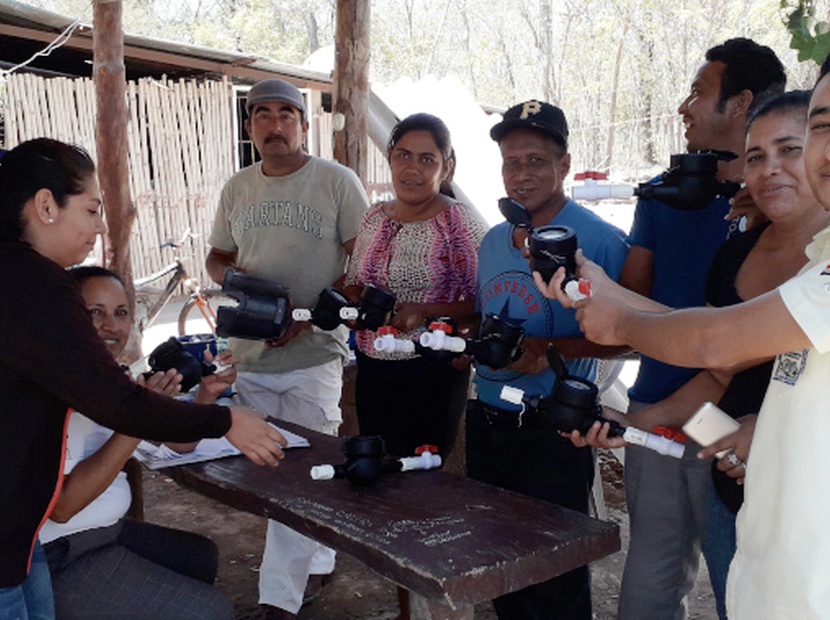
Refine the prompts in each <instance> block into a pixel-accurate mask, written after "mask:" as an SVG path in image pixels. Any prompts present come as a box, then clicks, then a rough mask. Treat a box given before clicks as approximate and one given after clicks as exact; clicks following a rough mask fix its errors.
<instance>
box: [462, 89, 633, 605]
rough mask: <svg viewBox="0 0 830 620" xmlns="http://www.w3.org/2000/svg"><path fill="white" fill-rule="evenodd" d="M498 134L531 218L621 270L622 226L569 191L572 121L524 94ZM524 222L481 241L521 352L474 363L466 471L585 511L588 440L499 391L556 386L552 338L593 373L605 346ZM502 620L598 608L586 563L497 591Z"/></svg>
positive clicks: (543, 390) (516, 194)
mask: <svg viewBox="0 0 830 620" xmlns="http://www.w3.org/2000/svg"><path fill="white" fill-rule="evenodd" d="M490 135H491V137H492V138H493V139H494V140H495V141H496V142H498V143H499V149H500V150H501V155H502V177H503V180H504V187H505V190H506V191H507V195H508V196H509V197H510V198H512V199H514V200H516V201H518V202H520V203H522V204H523V205H524V206H525V207H526V208H527V210H528V212H529V214H530V216H531V219H532V224H533V227H534V228H539V227H541V226H546V225H549V224H556V225H563V226H568V227H570V228H572V229H573V230H574V231H575V232H576V235H577V238H578V240H579V246H580V247H581V248H582V249H583V251H584V253H585V255H586V256H588V257H590V258H591V260H593V261H595V262H597V263H599V264H601V265H602V266H603V267H604V268H605V270H606V272H607V273H608V274H610V275H611V276H612V277H614V278H616V277H617V275H618V274H619V272H620V270H621V269H622V266H623V263H624V262H625V256H626V252H627V250H628V247H627V245H626V243H625V238H624V237H625V236H624V234H623V233H622V231H620V230H618V229H617V228H615V227H614V226H612V225H611V224H609V223H607V222H606V221H604V220H603V219H602V218H600V217H598V216H596V215H595V214H594V213H592V212H591V211H588V210H587V209H584V208H583V207H580V206H579V205H577V204H576V203H574V202H573V201H571V200H568V199H567V198H566V197H565V193H564V190H563V181H564V179H565V177H566V176H567V174H568V171H569V169H570V155H569V154H568V125H567V121H566V119H565V115H564V113H563V112H562V110H560V109H559V108H557V107H555V106H552V105H550V104H548V103H544V102H540V101H527V102H525V103H520V104H518V105H516V106H514V107H512V108H510V109H509V110H507V112H505V114H504V119H503V120H502V122H501V123H499V124H497V125H496V126H494V127H493V129H492V130H491V132H490ZM526 239H527V231H526V230H525V229H523V228H517V227H515V226H513V225H512V224H510V223H508V222H505V223H502V224H499V225H497V226H495V227H493V228H492V229H491V230H490V231H489V232H488V233H487V235H486V236H485V237H484V240H483V242H482V244H481V248H480V250H479V268H478V299H477V301H478V307H479V310H480V311H481V313H482V315H485V314H491V313H495V314H498V315H500V316H501V317H503V318H505V319H510V320H511V321H512V322H517V323H519V324H520V325H521V326H522V328H523V329H524V332H525V342H524V345H523V348H524V353H523V354H522V356H521V357H520V358H519V359H518V360H517V361H516V362H514V363H513V364H511V365H510V366H508V367H507V368H504V369H500V370H496V369H493V368H489V367H487V366H484V365H481V364H479V365H477V366H476V375H475V378H474V382H475V387H476V391H477V399H476V400H473V401H470V404H469V407H468V410H467V427H466V430H467V436H466V445H467V473H468V475H469V476H470V477H471V478H475V479H477V480H481V481H483V482H488V483H490V484H495V485H497V486H500V487H503V488H507V489H511V490H513V491H518V492H520V493H525V494H527V495H530V496H532V497H536V498H539V499H544V500H547V501H550V502H553V503H556V504H559V505H561V506H566V507H568V508H572V509H574V510H579V511H581V512H587V511H588V497H589V489H590V486H591V480H592V476H593V457H592V455H591V452H590V451H589V450H581V449H579V448H575V447H574V446H573V445H572V444H571V442H570V441H568V440H567V439H563V438H562V437H561V436H560V435H559V434H558V433H557V432H556V430H555V428H553V427H552V426H551V425H550V424H549V423H548V422H547V420H546V419H544V417H543V416H542V414H541V413H539V412H537V411H535V410H533V409H532V408H528V409H526V410H525V411H524V412H523V414H522V415H521V416H520V415H519V413H518V412H519V410H520V407H518V406H513V405H511V404H509V403H507V402H505V401H503V400H501V398H500V394H501V390H502V388H503V387H504V386H506V385H509V386H511V387H515V388H519V389H521V390H523V391H524V392H525V394H526V396H542V397H546V396H549V395H550V393H551V391H552V389H553V386H554V383H555V381H556V375H555V374H554V372H553V371H552V370H551V369H550V368H549V366H548V361H547V356H546V352H547V348H548V345H549V344H553V345H554V346H556V347H557V348H558V349H559V351H560V352H561V353H562V354H563V356H564V357H565V359H566V360H567V362H568V372H569V374H571V375H576V376H580V377H585V378H588V379H593V378H594V377H595V375H596V359H595V358H596V357H598V356H600V355H602V354H603V353H607V352H608V348H605V347H599V346H597V345H594V344H592V343H590V342H588V341H587V340H585V338H584V337H583V336H582V333H581V332H580V330H579V325H578V324H577V322H576V320H575V317H574V311H573V310H570V309H565V308H562V306H561V305H559V304H558V303H557V302H555V301H551V300H547V299H545V298H544V297H543V296H542V294H541V293H540V292H539V290H538V289H537V288H536V286H535V284H534V282H533V278H532V276H531V273H530V268H529V266H528V262H527V260H526V259H525V258H524V256H523V255H522V249H523V248H524V245H525V241H526ZM493 603H494V606H495V609H496V612H497V614H498V616H499V618H501V619H502V620H505V619H509V618H522V619H529V620H533V619H542V618H544V619H551V618H563V619H564V618H568V619H585V620H590V618H591V597H590V586H589V575H588V567H587V566H583V567H581V568H578V569H576V570H574V571H571V572H570V573H566V574H565V575H562V576H560V577H557V578H555V579H552V580H550V581H547V582H544V583H541V584H537V585H535V586H531V587H529V588H525V589H523V590H520V591H518V592H514V593H511V594H508V595H506V596H503V597H500V598H498V599H496V600H495V601H494V602H493Z"/></svg>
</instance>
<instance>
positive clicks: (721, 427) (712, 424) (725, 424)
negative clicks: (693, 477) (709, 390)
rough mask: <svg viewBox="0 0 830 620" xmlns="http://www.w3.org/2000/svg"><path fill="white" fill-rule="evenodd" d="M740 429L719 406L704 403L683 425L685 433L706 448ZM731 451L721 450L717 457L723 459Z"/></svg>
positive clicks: (735, 421)
mask: <svg viewBox="0 0 830 620" xmlns="http://www.w3.org/2000/svg"><path fill="white" fill-rule="evenodd" d="M738 427H740V424H739V423H738V421H737V420H734V419H732V418H731V417H729V416H728V415H727V414H726V413H724V412H723V410H722V409H720V408H719V407H718V406H717V405H714V404H712V403H703V405H701V407H700V409H698V410H697V411H696V412H695V414H694V415H693V416H692V417H691V418H689V420H688V421H687V422H686V423H685V424H684V425H683V432H684V433H686V435H687V436H688V437H691V438H692V439H694V440H695V441H696V442H697V443H699V444H700V445H701V446H703V447H704V448H705V447H706V446H709V445H711V444H713V443H715V442H716V441H717V440H718V439H721V438H722V437H726V436H727V435H728V434H730V433H733V432H735V430H737V429H738ZM727 452H729V450H721V451H720V452H718V453H717V454H716V455H715V456H716V457H717V458H719V459H720V458H723V456H724V455H725V454H726V453H727Z"/></svg>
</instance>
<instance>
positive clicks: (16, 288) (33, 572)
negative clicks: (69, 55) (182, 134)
mask: <svg viewBox="0 0 830 620" xmlns="http://www.w3.org/2000/svg"><path fill="white" fill-rule="evenodd" d="M104 231H105V226H104V223H103V219H102V216H101V197H100V192H99V190H98V185H97V182H96V179H95V166H94V164H93V163H92V160H91V159H90V158H89V155H87V153H86V152H85V151H84V150H83V149H81V148H79V147H75V146H71V145H68V144H64V143H62V142H58V141H56V140H50V139H46V138H40V139H37V140H31V141H28V142H24V143H23V144H21V145H19V146H17V147H16V148H14V149H12V150H11V151H9V152H8V153H7V154H6V155H5V156H4V157H3V159H2V162H0V289H2V290H3V291H4V294H3V296H2V297H1V298H0V325H2V326H3V327H2V329H0V386H2V387H3V395H4V397H3V399H2V402H0V454H2V455H3V459H4V467H3V469H2V472H0V514H2V515H3V518H2V519H0V617H22V618H26V617H29V618H50V617H52V615H53V613H54V612H53V604H52V593H51V587H50V584H49V573H48V568H47V566H46V562H45V559H44V555H43V551H42V548H41V547H40V544H39V542H38V540H37V534H38V531H39V530H40V527H41V525H42V524H43V522H44V521H45V519H46V517H47V516H48V515H49V513H50V512H51V510H52V507H53V506H54V503H55V501H56V499H57V497H58V494H59V492H60V488H61V484H62V481H63V474H62V467H63V460H64V454H63V453H64V449H65V429H66V423H67V421H68V419H69V416H68V412H69V410H70V409H78V410H81V411H83V412H84V414H85V415H87V416H88V417H89V418H91V419H93V420H95V421H96V422H98V423H99V424H101V425H103V426H107V427H109V428H113V429H115V430H117V431H119V432H121V433H124V434H127V435H131V436H135V437H144V438H146V439H153V440H160V441H161V440H172V441H193V440H197V439H200V438H202V437H218V436H221V435H226V436H227V438H228V439H229V440H230V441H231V442H232V443H233V444H234V445H236V446H237V447H238V448H239V449H240V450H241V451H242V452H243V453H244V454H245V455H246V456H248V457H249V458H251V459H252V460H253V461H254V462H256V463H259V464H265V463H268V464H271V465H275V464H276V463H277V459H279V458H280V457H281V455H282V450H281V448H280V444H283V445H284V438H283V437H282V436H281V435H280V434H279V432H277V431H276V430H275V429H273V428H272V427H271V426H269V425H268V424H266V423H265V421H264V420H262V419H261V418H260V417H259V416H258V415H256V414H254V413H253V412H251V411H249V410H246V409H244V408H236V407H234V408H230V409H229V408H227V407H221V406H218V405H194V404H190V403H183V402H177V401H175V400H172V399H170V398H169V397H166V396H162V395H159V394H155V393H153V392H151V391H150V390H147V389H145V388H144V387H142V386H140V385H137V384H136V383H134V382H133V381H132V380H130V378H129V377H127V376H126V375H125V374H124V373H123V371H122V370H121V368H120V367H119V365H118V364H117V363H116V362H115V360H114V359H113V357H112V355H111V353H110V352H109V351H108V350H107V348H106V346H105V345H104V343H103V342H102V341H101V339H100V338H98V336H97V334H96V331H95V328H94V327H93V325H92V321H91V320H90V316H89V312H88V311H87V309H86V306H85V304H84V302H83V299H82V297H81V295H80V293H79V292H78V288H77V285H76V284H75V283H74V282H73V281H72V278H71V277H70V276H69V275H68V274H67V273H66V271H65V268H66V267H70V266H72V265H75V264H77V263H80V262H81V261H82V260H83V259H84V258H85V257H86V256H87V254H88V253H89V251H90V250H91V249H92V248H93V246H94V244H95V241H96V238H97V236H98V235H99V234H102V233H104ZM4 614H5V615H4Z"/></svg>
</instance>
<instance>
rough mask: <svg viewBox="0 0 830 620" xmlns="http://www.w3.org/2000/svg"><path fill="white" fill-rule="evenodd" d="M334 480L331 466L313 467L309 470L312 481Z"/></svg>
mask: <svg viewBox="0 0 830 620" xmlns="http://www.w3.org/2000/svg"><path fill="white" fill-rule="evenodd" d="M332 478H334V467H332V466H331V465H315V466H314V467H312V468H311V479H312V480H331V479H332Z"/></svg>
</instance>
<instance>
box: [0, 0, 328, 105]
mask: <svg viewBox="0 0 830 620" xmlns="http://www.w3.org/2000/svg"><path fill="white" fill-rule="evenodd" d="M73 24H74V25H75V26H76V27H75V29H74V30H72V33H71V35H70V36H69V39H68V40H67V41H66V42H65V43H64V44H63V45H61V46H60V47H58V48H56V49H55V50H53V51H52V52H51V53H50V54H49V55H48V56H44V57H39V58H37V59H35V60H34V61H32V62H31V63H30V64H28V65H27V69H26V70H30V71H37V72H43V73H49V74H61V75H67V76H90V75H91V74H92V65H91V61H92V26H91V25H90V24H76V21H75V20H74V19H72V18H71V17H67V16H65V15H59V14H58V13H53V12H51V11H47V10H44V9H38V8H35V7H32V6H30V5H27V4H24V3H22V2H16V1H15V0H0V62H2V65H3V66H4V67H5V68H8V67H11V66H15V65H17V64H20V63H23V62H25V61H27V60H28V59H29V58H31V57H32V56H33V55H34V54H36V53H37V52H39V51H41V50H43V48H45V47H46V46H47V45H48V44H49V43H51V42H53V41H54V40H55V39H56V38H57V37H58V36H59V35H60V34H61V33H62V32H64V31H65V30H67V29H68V28H71V27H72V26H73ZM124 61H125V65H126V68H127V77H128V79H135V78H138V77H149V76H152V77H161V76H162V75H167V76H168V77H173V78H178V77H191V78H192V77H198V76H205V77H210V76H220V75H227V76H228V77H230V78H231V79H232V80H233V81H234V82H238V83H242V84H245V83H250V84H252V83H254V82H256V81H258V80H261V79H265V78H268V77H282V78H283V79H286V80H289V81H291V82H293V83H294V84H296V85H297V86H299V87H304V88H313V89H318V90H329V89H330V88H331V83H332V78H331V75H329V74H327V73H322V72H319V71H312V70H310V69H305V68H303V67H299V66H297V65H291V64H288V63H282V62H279V61H276V60H273V59H270V58H266V57H263V56H256V55H253V54H243V53H239V52H232V51H227V50H217V49H213V48H209V47H203V46H199V45H189V44H186V43H180V42H176V41H167V40H164V39H154V38H152V37H144V36H137V35H131V34H125V36H124Z"/></svg>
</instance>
